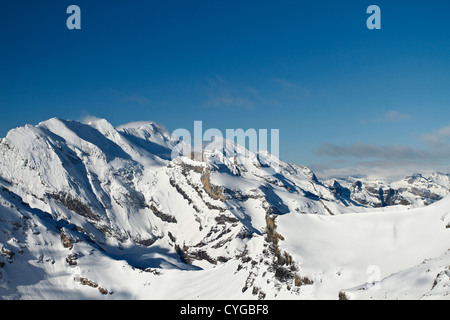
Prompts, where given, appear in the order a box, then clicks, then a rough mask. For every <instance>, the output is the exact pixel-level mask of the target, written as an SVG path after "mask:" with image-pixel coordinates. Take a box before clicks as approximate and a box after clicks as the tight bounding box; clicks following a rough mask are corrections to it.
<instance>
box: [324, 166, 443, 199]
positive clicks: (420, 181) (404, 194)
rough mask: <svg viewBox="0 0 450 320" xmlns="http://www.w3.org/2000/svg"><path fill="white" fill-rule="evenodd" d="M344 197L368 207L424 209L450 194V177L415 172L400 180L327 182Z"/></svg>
mask: <svg viewBox="0 0 450 320" xmlns="http://www.w3.org/2000/svg"><path fill="white" fill-rule="evenodd" d="M324 184H325V185H326V186H328V187H329V188H330V189H332V190H334V192H336V193H337V194H338V195H340V196H341V197H343V198H345V199H348V200H349V201H354V202H356V203H359V204H361V205H364V206H371V207H386V206H393V205H404V206H410V205H413V206H423V205H429V204H431V203H434V202H436V201H438V200H441V199H443V198H444V197H446V196H447V195H448V194H449V193H450V175H449V174H447V173H440V172H435V173H432V174H420V173H415V174H413V175H411V176H408V177H406V178H404V179H402V180H399V181H390V182H386V181H383V180H376V179H373V178H372V179H368V178H365V179H357V178H353V177H346V178H340V179H331V180H327V181H325V182H324Z"/></svg>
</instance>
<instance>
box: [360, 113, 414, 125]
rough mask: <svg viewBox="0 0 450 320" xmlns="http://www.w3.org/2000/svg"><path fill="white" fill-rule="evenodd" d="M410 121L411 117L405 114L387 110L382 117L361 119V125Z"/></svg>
mask: <svg viewBox="0 0 450 320" xmlns="http://www.w3.org/2000/svg"><path fill="white" fill-rule="evenodd" d="M408 120H412V116H411V115H410V114H407V113H403V112H400V111H397V110H389V111H387V112H386V113H385V114H384V115H383V116H381V117H376V118H373V119H363V120H361V122H362V123H368V122H384V123H392V122H404V121H408Z"/></svg>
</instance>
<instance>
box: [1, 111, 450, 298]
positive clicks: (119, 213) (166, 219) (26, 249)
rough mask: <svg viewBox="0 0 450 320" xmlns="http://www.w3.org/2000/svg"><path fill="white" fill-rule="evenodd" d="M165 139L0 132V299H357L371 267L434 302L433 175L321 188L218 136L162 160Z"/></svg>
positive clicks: (125, 130) (436, 203) (171, 143)
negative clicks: (199, 149) (196, 150)
mask: <svg viewBox="0 0 450 320" xmlns="http://www.w3.org/2000/svg"><path fill="white" fill-rule="evenodd" d="M178 143H180V141H179V140H178V139H176V138H175V137H173V136H172V135H171V134H170V133H169V132H168V131H167V130H166V129H164V127H162V126H160V125H157V124H155V123H152V122H137V123H131V124H127V125H123V126H120V127H117V128H115V127H113V126H112V125H111V124H109V123H108V122H107V121H106V120H97V121H93V122H90V123H88V124H83V123H80V122H76V121H65V120H61V119H51V120H48V121H45V122H42V123H40V124H39V125H37V126H30V125H27V126H25V127H22V128H17V129H14V130H11V131H10V132H9V133H8V134H7V136H6V138H3V139H1V141H0V229H1V231H2V232H0V297H2V298H4V299H31V298H45V299H61V298H63V299H64V298H67V299H86V298H90V299H277V298H284V299H299V298H313V299H322V298H325V299H329V298H332V299H338V298H368V297H369V296H363V295H359V294H358V293H359V292H360V291H362V290H363V291H364V292H369V291H368V290H365V288H366V287H364V286H367V279H372V280H373V279H374V278H373V277H374V274H373V273H371V270H376V271H377V272H376V273H375V275H376V276H377V277H378V278H379V279H378V278H377V283H378V282H379V283H380V285H381V287H382V288H383V287H384V283H386V284H387V285H386V288H387V289H386V290H387V291H386V297H388V298H389V297H405V296H404V295H401V294H397V292H400V291H401V290H400V291H394V290H399V288H398V282H399V281H406V282H409V281H414V279H413V278H412V277H413V276H415V275H417V274H418V273H421V272H422V271H423V272H426V273H427V274H428V276H425V275H423V279H424V280H423V281H422V282H421V283H422V285H421V286H414V285H410V286H406V285H405V286H404V287H403V289H402V290H403V291H402V292H406V293H407V294H409V293H411V295H412V296H414V297H439V298H444V299H445V298H447V297H448V293H449V289H448V280H449V279H448V272H447V271H445V270H446V269H445V268H447V266H448V265H449V264H450V261H449V258H448V254H447V253H446V252H447V250H448V248H449V247H450V237H449V232H450V231H449V224H450V214H448V212H449V211H450V209H448V208H449V204H450V202H449V201H450V198H449V197H446V195H447V194H448V190H449V187H448V186H449V176H448V175H444V174H440V175H437V174H436V175H434V176H430V177H428V176H427V177H422V176H413V177H410V178H407V179H405V180H402V181H400V182H397V183H392V184H386V183H383V182H378V181H363V182H361V181H356V180H355V181H353V180H350V179H349V180H339V181H326V182H324V183H322V182H320V181H319V180H318V179H317V178H316V176H315V175H314V173H313V172H312V171H311V170H309V169H308V168H306V167H304V166H300V165H294V164H288V163H284V162H282V161H279V160H278V159H275V158H274V157H273V156H272V155H270V154H268V153H267V152H266V153H264V152H261V153H258V154H255V153H252V152H250V151H249V150H247V149H245V148H244V147H242V146H239V145H236V144H227V145H226V148H227V150H225V148H224V147H223V144H221V143H220V141H215V142H214V143H217V146H215V145H214V144H213V145H210V146H209V148H207V150H206V151H204V152H203V153H202V154H192V155H191V156H190V157H177V158H175V159H172V158H171V153H172V150H173V148H174V147H175V146H176V145H177V144H178ZM230 155H231V156H230ZM274 163H276V164H277V166H273V167H269V165H268V164H274ZM278 164H279V165H278ZM388 189H389V190H394V191H388V192H387V191H386V190H388ZM391 193H393V195H391ZM385 194H389V195H390V196H389V197H386V196H385ZM424 202H426V204H431V205H429V206H426V207H424V204H425V203H424ZM378 207H379V208H378ZM415 207H417V208H415ZM424 259H429V260H427V261H428V262H427V265H429V268H421V267H420V263H421V262H422V261H423V260H424ZM371 268H372V269H371ZM425 269H426V270H425ZM410 270H411V271H410ZM434 273H436V277H434V278H433V275H434ZM391 276H392V277H393V278H394V279H395V280H393V281H392V280H390V279H391V278H389V277H391ZM384 278H386V279H385V280H382V279H384ZM438 278H439V279H438ZM427 281H428V282H430V281H431V283H430V284H429V286H428V287H427V285H426V284H427ZM435 282H436V284H434V283H435ZM352 288H356V289H352ZM360 288H363V289H360ZM371 290H372V289H371ZM377 292H378V291H377ZM383 294H384V292H383ZM373 296H377V297H381V295H373Z"/></svg>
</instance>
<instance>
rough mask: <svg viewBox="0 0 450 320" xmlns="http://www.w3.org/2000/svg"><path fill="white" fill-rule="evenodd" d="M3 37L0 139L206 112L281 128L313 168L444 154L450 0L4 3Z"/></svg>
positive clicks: (216, 122)
mask: <svg viewBox="0 0 450 320" xmlns="http://www.w3.org/2000/svg"><path fill="white" fill-rule="evenodd" d="M71 4H75V5H78V6H79V7H80V8H81V26H82V29H81V30H68V29H67V28H66V20H67V18H68V17H69V15H68V14H67V13H66V9H67V7H68V6H69V5H71ZM371 4H376V5H378V6H379V7H380V8H381V18H382V22H381V23H382V29H381V30H368V29H367V27H366V20H367V18H368V17H369V15H368V14H367V13H366V9H367V7H368V6H369V5H371ZM0 43H1V50H0V61H1V69H0V136H2V137H3V136H5V135H6V133H7V131H8V130H10V129H11V128H13V127H16V126H22V125H24V124H26V123H30V124H37V123H38V122H40V121H43V120H46V119H49V118H51V117H60V118H65V119H75V120H79V119H82V118H83V117H85V116H88V115H92V116H96V117H101V118H106V119H107V120H108V121H109V122H111V123H112V124H113V125H120V124H122V123H126V122H130V121H137V120H152V121H156V122H159V123H161V124H164V125H165V126H166V127H167V128H168V129H169V130H174V129H177V128H186V129H192V128H193V122H194V120H202V121H203V126H204V128H205V129H207V128H218V129H220V130H225V129H227V128H230V129H237V128H243V129H248V128H255V129H264V128H265V129H280V139H281V145H280V153H281V158H282V159H283V160H286V161H290V162H295V163H299V164H305V165H312V166H313V167H314V168H317V170H319V169H324V168H331V167H334V166H337V167H339V166H357V165H361V164H363V163H365V164H367V163H375V162H376V163H379V164H387V163H396V164H397V165H398V164H399V163H403V162H405V161H407V162H410V161H415V162H420V163H427V164H438V165H442V164H446V163H447V162H448V161H447V160H448V159H449V158H450V151H449V150H450V142H449V141H448V138H449V137H450V129H449V130H448V132H447V131H446V129H448V126H449V125H450V2H449V1H444V0H441V1H439V0H429V1H399V0H389V1H385V0H371V1H365V0H353V1H348V0H347V1H320V0H318V1H312V0H309V1H299V0H296V1H283V0H280V1H264V0H262V1H261V0H259V1H253V0H252V1H249V0H240V1H235V0H226V1H225V0H223V1H222V0H220V1H219V0H217V1H216V0H215V1H211V0H203V1H200V0H183V1H171V0H164V1H162V0H161V1H160V0H133V1H125V0H114V1H113V0H108V1H105V0H95V1H86V0H71V1H65V0H58V1H55V0H33V1H31V0H29V1H22V0H15V1H8V2H5V1H4V2H3V3H2V4H0ZM447 151H448V152H447Z"/></svg>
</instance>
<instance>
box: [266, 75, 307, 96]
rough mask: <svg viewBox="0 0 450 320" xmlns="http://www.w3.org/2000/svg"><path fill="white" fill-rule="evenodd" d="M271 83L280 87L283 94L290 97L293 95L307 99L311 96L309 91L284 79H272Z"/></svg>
mask: <svg viewBox="0 0 450 320" xmlns="http://www.w3.org/2000/svg"><path fill="white" fill-rule="evenodd" d="M272 81H273V82H274V83H275V84H277V85H278V86H280V87H281V88H282V89H283V90H284V91H285V93H287V92H289V94H290V95H291V96H293V95H295V96H297V97H309V96H310V95H311V91H310V90H309V89H307V88H305V87H304V86H302V85H300V84H298V83H295V82H292V81H289V80H287V79H285V78H274V79H272Z"/></svg>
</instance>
